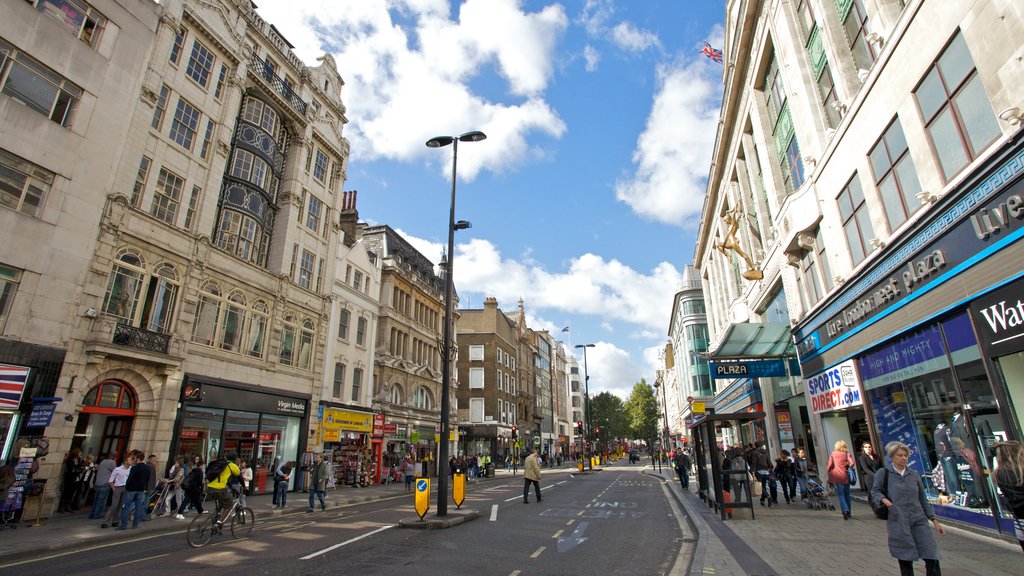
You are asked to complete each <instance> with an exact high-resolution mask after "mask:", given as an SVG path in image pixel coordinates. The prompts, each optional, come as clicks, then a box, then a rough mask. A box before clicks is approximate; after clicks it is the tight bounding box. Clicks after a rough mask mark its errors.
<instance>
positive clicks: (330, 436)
mask: <svg viewBox="0 0 1024 576" xmlns="http://www.w3.org/2000/svg"><path fill="white" fill-rule="evenodd" d="M323 436H324V442H340V441H341V430H324V431H323Z"/></svg>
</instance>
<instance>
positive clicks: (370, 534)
mask: <svg viewBox="0 0 1024 576" xmlns="http://www.w3.org/2000/svg"><path fill="white" fill-rule="evenodd" d="M394 527H395V526H394V524H391V525H388V526H381V527H380V528H377V529H376V530H374V531H372V532H367V533H366V534H363V535H362V536H356V537H355V538H350V539H348V540H345V541H344V542H340V543H338V544H335V545H334V546H328V547H327V548H324V549H323V550H320V551H319V552H313V553H312V554H307V555H306V556H303V557H302V558H299V560H309V559H310V558H316V557H317V556H320V555H322V554H327V553H328V552H330V551H331V550H337V549H338V548H341V547H342V546H347V545H349V544H351V543H353V542H358V541H360V540H362V539H363V538H366V537H368V536H373V535H374V534H376V533H378V532H383V531H385V530H388V529H389V528H394Z"/></svg>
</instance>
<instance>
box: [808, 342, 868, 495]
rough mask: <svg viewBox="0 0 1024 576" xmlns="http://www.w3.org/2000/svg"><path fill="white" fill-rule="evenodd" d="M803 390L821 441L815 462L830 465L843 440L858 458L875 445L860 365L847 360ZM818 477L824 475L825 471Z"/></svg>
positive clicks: (825, 372) (817, 376)
mask: <svg viewBox="0 0 1024 576" xmlns="http://www.w3.org/2000/svg"><path fill="white" fill-rule="evenodd" d="M803 386H804V390H805V394H806V398H807V404H810V409H811V413H812V414H813V416H812V417H811V418H810V427H811V430H812V431H813V434H812V437H814V438H817V439H818V442H816V445H817V446H818V450H817V451H816V452H814V451H808V455H809V456H810V455H812V454H813V456H814V457H813V458H812V460H814V461H815V462H827V461H828V456H829V454H830V453H831V452H832V450H833V449H834V448H835V445H836V442H838V441H840V440H842V441H843V442H846V445H847V447H848V448H849V450H850V453H851V454H852V455H853V456H854V457H856V455H857V453H858V451H859V450H860V449H861V446H863V445H864V443H865V442H871V435H870V433H869V432H868V424H867V417H866V415H865V413H864V398H863V388H862V386H861V382H860V378H859V377H858V375H857V365H856V362H854V361H853V360H847V361H846V362H843V363H841V364H838V365H836V366H832V367H831V368H829V369H827V370H825V371H823V372H819V373H818V374H814V375H812V376H810V377H809V378H805V379H804V382H803ZM805 450H806V449H805ZM875 453H876V454H877V453H878V450H876V452H875ZM818 473H819V474H820V475H824V470H819V471H818ZM857 480H858V483H855V484H854V486H859V482H860V478H859V477H858V479H857Z"/></svg>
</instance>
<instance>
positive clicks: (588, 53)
mask: <svg viewBox="0 0 1024 576" xmlns="http://www.w3.org/2000/svg"><path fill="white" fill-rule="evenodd" d="M583 60H585V61H586V63H587V64H586V66H587V72H593V71H594V70H597V64H598V63H599V62H600V61H601V54H600V53H598V51H597V49H596V48H594V47H593V46H591V45H590V44H587V45H586V46H584V47H583Z"/></svg>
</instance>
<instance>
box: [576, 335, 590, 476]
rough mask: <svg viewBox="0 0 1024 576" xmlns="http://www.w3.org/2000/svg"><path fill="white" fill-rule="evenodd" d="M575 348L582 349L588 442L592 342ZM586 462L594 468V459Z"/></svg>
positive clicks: (587, 437) (588, 437)
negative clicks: (588, 351) (588, 356)
mask: <svg viewBox="0 0 1024 576" xmlns="http://www.w3.org/2000/svg"><path fill="white" fill-rule="evenodd" d="M576 347H577V348H582V349H583V419H584V420H585V421H586V431H585V432H586V434H584V436H583V438H584V440H585V441H586V442H587V443H589V442H590V374H588V373H587V348H593V347H594V345H593V344H577V345H576ZM583 452H584V454H587V455H588V456H589V454H588V452H589V451H588V450H584V451H583ZM587 462H589V463H590V469H591V470H593V469H594V461H593V460H591V459H590V458H587Z"/></svg>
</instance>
